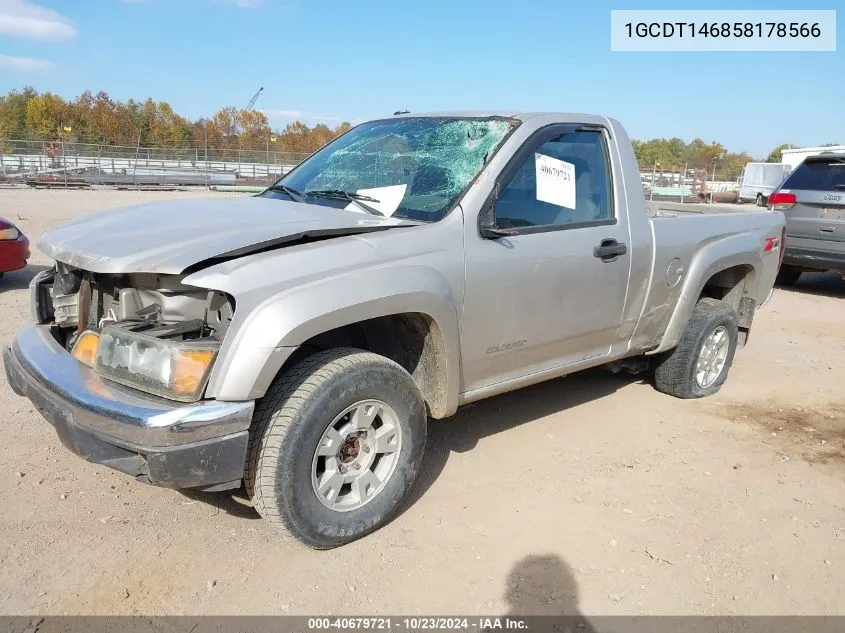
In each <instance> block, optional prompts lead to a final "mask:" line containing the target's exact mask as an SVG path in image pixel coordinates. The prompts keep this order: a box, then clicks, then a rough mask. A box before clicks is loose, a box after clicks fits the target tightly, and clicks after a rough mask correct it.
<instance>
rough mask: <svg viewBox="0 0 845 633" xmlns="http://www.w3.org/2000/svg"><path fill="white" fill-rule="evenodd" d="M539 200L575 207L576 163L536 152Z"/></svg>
mask: <svg viewBox="0 0 845 633" xmlns="http://www.w3.org/2000/svg"><path fill="white" fill-rule="evenodd" d="M534 166H535V168H536V170H537V200H540V201H541V202H548V203H549V204H556V205H558V206H560V207H566V208H568V209H574V208H575V165H573V164H572V163H567V162H565V161H562V160H558V159H557V158H552V157H551V156H545V155H544V154H534Z"/></svg>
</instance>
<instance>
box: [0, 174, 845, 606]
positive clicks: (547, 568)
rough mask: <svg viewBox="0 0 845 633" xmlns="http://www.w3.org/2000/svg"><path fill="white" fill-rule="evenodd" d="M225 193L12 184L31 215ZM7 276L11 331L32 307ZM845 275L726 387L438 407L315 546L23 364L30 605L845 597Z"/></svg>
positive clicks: (13, 470)
mask: <svg viewBox="0 0 845 633" xmlns="http://www.w3.org/2000/svg"><path fill="white" fill-rule="evenodd" d="M207 195H209V194H208V193H207V192H201V193H194V192H189V193H179V192H174V193H149V192H143V193H140V192H135V193H132V192H113V191H68V192H57V191H55V192H54V191H34V190H28V189H27V190H21V189H2V190H0V201H2V204H0V215H3V216H5V217H7V218H8V219H10V220H12V221H14V222H16V223H17V224H18V225H19V226H20V227H21V228H22V229H23V230H24V231H25V232H26V233H27V234H28V235H29V236H30V238H31V239H33V241H34V239H35V238H37V237H38V236H39V235H40V234H41V233H42V232H43V231H44V230H45V229H46V228H48V227H51V226H55V225H57V224H60V223H62V222H64V221H67V220H69V219H71V218H74V217H78V216H79V215H81V214H84V213H88V212H92V211H97V210H101V209H106V208H110V207H116V206H121V205H125V204H130V203H133V202H136V201H141V200H151V199H164V198H175V197H195V196H207ZM47 263H48V262H47V260H46V259H45V258H44V257H43V256H42V255H41V254H40V253H38V252H37V251H36V252H34V255H33V258H32V260H31V263H30V266H28V267H27V268H26V269H24V270H23V271H19V272H16V273H11V274H8V275H6V277H5V278H4V279H2V280H1V281H0V310H2V314H3V317H2V319H0V342H2V343H4V344H5V343H7V342H9V341H10V340H11V338H12V336H13V334H14V332H15V330H16V328H17V327H18V325H19V324H20V323H21V322H22V321H24V320H25V319H26V318H27V316H26V315H27V297H26V285H27V283H28V281H29V279H30V278H31V277H32V276H33V275H34V274H35V272H37V271H38V270H40V269H41V267H42V266H44V265H45V264H47ZM843 298H845V281H842V280H841V279H840V278H839V277H838V276H836V275H807V276H805V278H802V281H801V282H800V283H799V284H798V286H796V288H794V289H792V290H777V291H776V292H775V295H774V297H773V298H772V300H771V302H770V303H769V304H768V305H766V306H765V307H764V308H763V309H761V310H760V311H759V312H758V315H757V319H756V322H755V327H754V330H753V333H752V336H751V339H750V342H749V344H748V346H747V347H746V348H745V349H743V350H740V351H739V352H738V354H737V358H736V361H735V364H734V367H733V369H732V372H731V376H730V378H729V380H728V383H727V385H726V386H725V388H724V389H723V390H722V392H721V393H720V394H719V395H717V396H715V397H711V398H707V399H704V400H699V401H680V400H675V399H672V398H670V397H668V396H664V395H661V394H659V393H657V392H655V391H654V390H653V389H652V388H651V387H650V386H649V385H648V384H644V383H643V382H641V381H639V380H637V379H636V378H634V377H627V376H614V375H610V374H607V373H604V372H600V371H597V372H588V373H585V374H581V375H576V376H572V377H569V378H565V379H561V380H556V381H552V382H548V383H545V384H542V385H539V386H536V387H532V388H528V389H524V390H521V391H518V392H515V393H512V394H508V395H504V396H500V397H497V398H493V399H490V400H487V401H484V402H481V403H478V404H476V405H474V406H469V407H467V408H465V409H463V410H462V411H461V412H459V414H458V415H457V416H455V417H454V418H453V419H451V420H448V421H442V422H434V423H433V424H432V429H431V432H430V444H429V447H428V452H427V457H426V461H425V464H424V467H423V473H422V476H421V478H420V481H419V485H418V486H417V488H416V491H415V494H414V497H413V500H412V502H411V503H410V504H408V506H407V507H406V509H405V510H404V511H403V512H402V514H401V515H400V516H399V517H398V518H397V519H396V520H395V521H393V522H392V523H391V524H390V525H388V526H387V527H385V528H384V529H382V530H380V531H378V532H376V533H375V534H373V535H371V536H369V537H367V538H365V539H363V540H360V541H358V542H356V543H353V544H351V545H348V546H346V547H342V548H339V549H336V550H332V551H328V552H315V551H311V550H309V549H306V548H304V547H302V546H300V545H298V544H296V543H294V542H290V541H285V540H282V539H280V538H279V537H278V536H277V535H276V533H275V532H274V531H273V530H272V529H271V528H270V527H269V526H268V525H266V524H265V523H264V522H263V521H261V520H260V519H259V517H258V516H257V514H256V513H255V512H254V510H253V509H252V508H251V507H250V505H249V502H248V501H246V500H245V499H243V498H242V496H241V495H240V494H235V495H232V494H227V493H218V494H183V493H180V492H176V491H172V490H165V489H158V488H153V487H150V486H144V485H142V484H138V483H136V482H135V481H134V480H132V479H130V478H128V477H126V476H124V475H121V474H119V473H116V472H113V471H111V470H109V469H107V468H105V467H102V466H97V465H94V464H89V463H87V462H85V461H83V460H81V459H79V458H77V457H75V456H73V455H70V454H69V453H68V452H67V451H66V450H65V449H64V448H63V447H62V446H61V444H60V443H59V441H58V439H57V438H56V436H55V434H54V432H53V431H52V429H51V428H50V426H49V425H48V424H47V423H46V422H45V421H44V420H43V419H42V418H41V417H40V416H39V415H38V414H37V413H36V412H35V411H34V409H33V407H32V406H31V405H30V403H29V401H28V400H25V399H22V398H18V397H17V396H15V395H14V394H13V393H12V391H11V389H10V388H9V387H8V386H7V385H6V383H5V381H4V380H3V381H0V409H2V411H3V412H4V413H5V415H4V417H3V427H2V428H3V440H2V442H0V507H2V508H3V512H2V514H0V612H2V613H7V614H33V615H34V614H80V613H84V614H182V613H185V614H194V615H198V614H222V613H235V614H246V613H250V614H252V613H262V614H284V613H289V614H295V613H297V614H318V613H326V612H331V613H338V614H358V615H361V614H449V613H452V614H454V613H463V614H466V615H472V614H491V613H492V614H503V613H508V612H509V613H535V614H537V613H542V614H545V613H548V614H552V613H566V614H576V613H583V614H587V615H589V614H611V615H615V614H645V613H651V614H676V615H683V614H747V615H753V614H827V615H832V614H839V615H842V614H845V479H844V478H843V474H845V396H843V392H842V376H843V371H845V354H843V351H845V350H844V349H843V340H845V319H843V318H842V316H843V313H842V302H843Z"/></svg>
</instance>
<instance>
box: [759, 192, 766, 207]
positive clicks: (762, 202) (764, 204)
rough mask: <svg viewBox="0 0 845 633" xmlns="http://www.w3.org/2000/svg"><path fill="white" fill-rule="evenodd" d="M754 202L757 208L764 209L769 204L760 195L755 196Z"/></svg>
mask: <svg viewBox="0 0 845 633" xmlns="http://www.w3.org/2000/svg"><path fill="white" fill-rule="evenodd" d="M756 202H757V206H758V207H765V206H766V205H767V204H768V203H769V201H768V199H767V198H766V197H764V196H763V194H762V193H758V194H757V201H756Z"/></svg>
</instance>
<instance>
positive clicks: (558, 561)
mask: <svg viewBox="0 0 845 633" xmlns="http://www.w3.org/2000/svg"><path fill="white" fill-rule="evenodd" d="M505 602H506V603H507V605H508V612H507V615H508V617H511V618H519V617H524V616H556V618H555V619H554V620H551V619H549V620H540V621H532V622H531V625H530V627H529V630H532V631H546V630H549V631H551V630H564V628H561V626H562V625H563V624H564V623H563V622H561V621H560V620H559V618H560V617H561V616H565V617H566V622H565V624H566V627H565V629H566V630H570V631H579V632H580V633H592V632H593V631H594V628H593V627H592V626H591V625H590V623H589V622H588V621H587V620H586V619H584V616H583V615H582V614H581V611H580V608H579V597H578V583H577V582H576V581H575V575H574V574H573V573H572V569H571V568H570V567H569V565H568V564H567V563H566V562H565V561H564V560H563V559H562V558H561V557H560V556H557V555H556V554H539V555H538V554H532V555H531V556H526V557H525V558H523V559H521V560H519V561H517V563H516V564H515V565H514V566H513V567H512V568H511V571H510V573H509V574H508V579H507V586H506V589H505Z"/></svg>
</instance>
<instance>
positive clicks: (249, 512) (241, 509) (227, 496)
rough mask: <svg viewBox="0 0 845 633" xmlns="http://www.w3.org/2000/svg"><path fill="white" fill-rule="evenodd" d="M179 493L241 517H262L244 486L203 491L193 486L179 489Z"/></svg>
mask: <svg viewBox="0 0 845 633" xmlns="http://www.w3.org/2000/svg"><path fill="white" fill-rule="evenodd" d="M178 492H179V493H181V494H182V495H184V496H186V497H188V499H191V500H193V501H199V502H201V503H205V504H207V505H209V506H211V507H213V508H217V509H218V510H219V511H221V512H225V513H226V514H230V515H232V516H233V517H238V518H239V519H260V518H261V516H260V515H259V514H258V512H257V511H256V510H255V508H253V507H252V502H251V501H250V500H249V495H247V493H246V489H245V488H244V487H243V486H242V487H241V488H239V489H236V490H223V491H222V492H201V491H199V490H194V489H191V488H187V489H183V490H179V491H178Z"/></svg>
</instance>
